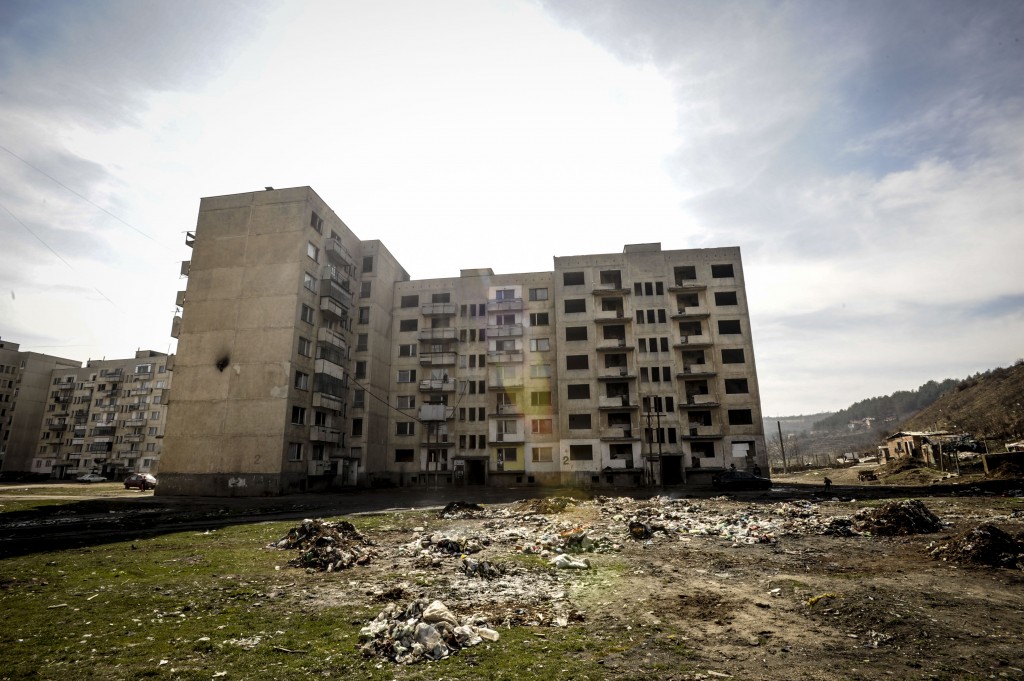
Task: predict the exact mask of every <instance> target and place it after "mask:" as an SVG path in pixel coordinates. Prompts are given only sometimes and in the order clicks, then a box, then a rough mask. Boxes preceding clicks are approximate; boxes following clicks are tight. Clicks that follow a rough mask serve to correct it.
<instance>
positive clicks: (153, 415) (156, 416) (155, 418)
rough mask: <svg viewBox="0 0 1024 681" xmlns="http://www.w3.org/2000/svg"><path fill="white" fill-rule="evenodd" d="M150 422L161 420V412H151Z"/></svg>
mask: <svg viewBox="0 0 1024 681" xmlns="http://www.w3.org/2000/svg"><path fill="white" fill-rule="evenodd" d="M149 420H150V421H159V420H160V412H158V411H154V412H150V414H149Z"/></svg>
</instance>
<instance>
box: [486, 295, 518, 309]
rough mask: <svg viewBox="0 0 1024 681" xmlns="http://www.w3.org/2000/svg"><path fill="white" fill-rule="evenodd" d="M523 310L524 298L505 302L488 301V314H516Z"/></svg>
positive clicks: (510, 299)
mask: <svg viewBox="0 0 1024 681" xmlns="http://www.w3.org/2000/svg"><path fill="white" fill-rule="evenodd" d="M522 309H523V299H522V298H506V299H505V300H488V301H487V311H488V312H516V311H518V310H522Z"/></svg>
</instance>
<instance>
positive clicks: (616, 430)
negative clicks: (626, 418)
mask: <svg viewBox="0 0 1024 681" xmlns="http://www.w3.org/2000/svg"><path fill="white" fill-rule="evenodd" d="M639 439H640V438H639V437H638V436H637V431H636V430H635V429H634V428H633V427H632V426H612V427H610V428H602V429H601V441H602V442H636V441H637V440H639Z"/></svg>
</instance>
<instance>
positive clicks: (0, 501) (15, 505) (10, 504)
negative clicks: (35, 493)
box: [0, 497, 68, 513]
mask: <svg viewBox="0 0 1024 681" xmlns="http://www.w3.org/2000/svg"><path fill="white" fill-rule="evenodd" d="M67 503H68V502H67V501H64V500H62V499H4V498H3V497H0V513H17V512H18V511H32V510H35V509H37V508H42V507H44V506H63V505H65V504H67Z"/></svg>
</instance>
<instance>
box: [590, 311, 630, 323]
mask: <svg viewBox="0 0 1024 681" xmlns="http://www.w3.org/2000/svg"><path fill="white" fill-rule="evenodd" d="M594 321H595V322H619V323H621V324H628V323H629V322H631V321H633V318H632V317H629V316H627V315H626V313H625V311H624V310H598V311H597V312H595V313H594Z"/></svg>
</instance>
